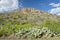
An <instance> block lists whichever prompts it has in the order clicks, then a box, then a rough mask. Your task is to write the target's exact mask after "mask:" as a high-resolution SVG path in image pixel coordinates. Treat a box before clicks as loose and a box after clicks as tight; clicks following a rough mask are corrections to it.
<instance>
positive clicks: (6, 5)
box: [0, 0, 60, 15]
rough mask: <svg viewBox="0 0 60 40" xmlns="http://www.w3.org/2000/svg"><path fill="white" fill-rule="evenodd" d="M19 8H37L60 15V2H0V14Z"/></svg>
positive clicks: (11, 0)
mask: <svg viewBox="0 0 60 40" xmlns="http://www.w3.org/2000/svg"><path fill="white" fill-rule="evenodd" d="M19 8H35V9H38V10H42V11H46V12H49V13H53V14H58V15H60V0H0V12H7V11H12V10H16V9H19Z"/></svg>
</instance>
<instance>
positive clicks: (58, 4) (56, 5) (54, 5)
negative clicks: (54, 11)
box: [49, 3, 60, 7]
mask: <svg viewBox="0 0 60 40" xmlns="http://www.w3.org/2000/svg"><path fill="white" fill-rule="evenodd" d="M49 5H51V6H52V7H60V3H57V4H56V3H50V4H49Z"/></svg>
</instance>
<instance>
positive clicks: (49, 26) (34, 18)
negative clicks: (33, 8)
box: [0, 10, 60, 38]
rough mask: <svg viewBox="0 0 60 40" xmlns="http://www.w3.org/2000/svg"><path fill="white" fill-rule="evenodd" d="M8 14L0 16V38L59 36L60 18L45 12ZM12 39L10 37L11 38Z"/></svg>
mask: <svg viewBox="0 0 60 40" xmlns="http://www.w3.org/2000/svg"><path fill="white" fill-rule="evenodd" d="M39 12H40V11H38V12H27V11H26V13H25V12H24V13H23V12H21V10H20V11H16V12H10V13H6V14H0V37H3V36H4V37H10V35H12V34H13V37H16V38H21V37H23V38H27V37H34V38H42V37H48V36H49V37H54V36H56V35H58V34H60V16H57V15H54V14H48V13H46V12H43V11H42V12H40V14H38V13H39ZM11 37H12V36H11Z"/></svg>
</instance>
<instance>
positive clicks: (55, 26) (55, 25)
mask: <svg viewBox="0 0 60 40" xmlns="http://www.w3.org/2000/svg"><path fill="white" fill-rule="evenodd" d="M40 26H41V27H47V28H48V29H50V30H51V31H54V32H57V33H60V22H57V21H53V20H46V21H45V22H43V23H42V24H40Z"/></svg>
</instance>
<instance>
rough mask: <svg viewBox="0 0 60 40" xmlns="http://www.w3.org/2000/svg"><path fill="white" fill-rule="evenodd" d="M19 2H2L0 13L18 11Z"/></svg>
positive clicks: (10, 0)
mask: <svg viewBox="0 0 60 40" xmlns="http://www.w3.org/2000/svg"><path fill="white" fill-rule="evenodd" d="M18 5H19V4H18V0H0V12H4V11H11V10H15V9H18V8H19V7H18Z"/></svg>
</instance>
